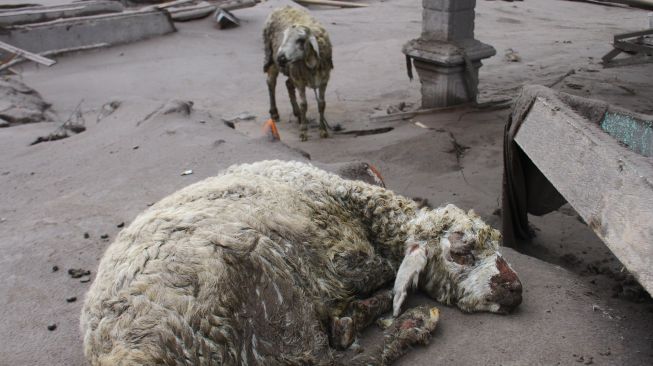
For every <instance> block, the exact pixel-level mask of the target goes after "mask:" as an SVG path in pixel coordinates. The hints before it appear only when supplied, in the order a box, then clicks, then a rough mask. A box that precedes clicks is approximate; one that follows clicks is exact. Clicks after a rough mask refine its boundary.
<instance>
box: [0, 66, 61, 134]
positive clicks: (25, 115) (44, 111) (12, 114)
mask: <svg viewBox="0 0 653 366" xmlns="http://www.w3.org/2000/svg"><path fill="white" fill-rule="evenodd" d="M50 107H51V104H50V103H47V102H45V101H44V100H43V98H42V97H41V95H40V94H39V93H38V92H37V91H36V90H34V89H32V88H30V87H29V86H27V85H25V84H24V83H23V82H21V81H19V80H17V79H16V78H13V77H7V76H5V77H2V78H0V121H3V122H1V123H0V127H9V126H12V125H17V124H23V123H34V122H48V121H54V120H55V116H54V114H53V113H52V111H51V110H50Z"/></svg>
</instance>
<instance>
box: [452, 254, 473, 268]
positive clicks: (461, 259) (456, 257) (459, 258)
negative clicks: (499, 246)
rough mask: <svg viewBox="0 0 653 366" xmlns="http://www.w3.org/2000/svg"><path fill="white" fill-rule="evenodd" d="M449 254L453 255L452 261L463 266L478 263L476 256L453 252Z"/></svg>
mask: <svg viewBox="0 0 653 366" xmlns="http://www.w3.org/2000/svg"><path fill="white" fill-rule="evenodd" d="M449 254H451V259H452V260H453V261H454V262H456V263H458V264H460V265H461V266H466V265H470V264H473V263H474V262H475V261H476V258H474V254H472V253H459V252H455V251H451V252H450V253H449Z"/></svg>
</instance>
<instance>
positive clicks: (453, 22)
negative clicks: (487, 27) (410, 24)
mask: <svg viewBox="0 0 653 366" xmlns="http://www.w3.org/2000/svg"><path fill="white" fill-rule="evenodd" d="M475 6H476V0H422V7H423V11H422V34H421V36H420V38H417V39H414V40H412V41H409V42H408V43H406V44H405V45H404V48H403V52H404V53H405V54H406V56H407V57H410V58H412V59H413V61H414V65H415V68H416V69H417V73H418V75H419V77H420V82H421V83H422V107H423V108H434V107H446V106H451V105H456V104H462V103H466V102H473V101H476V94H475V90H477V87H478V69H479V68H480V67H481V65H482V64H481V61H480V60H481V59H484V58H487V57H491V56H494V55H495V54H496V50H495V49H494V48H493V47H492V46H490V45H486V44H484V43H481V42H479V41H478V40H476V39H474V17H475V12H474V7H475ZM464 56H466V57H467V58H468V59H469V64H470V65H471V66H472V68H473V70H471V72H469V71H467V70H466V66H465V65H466V62H465V57H464Z"/></svg>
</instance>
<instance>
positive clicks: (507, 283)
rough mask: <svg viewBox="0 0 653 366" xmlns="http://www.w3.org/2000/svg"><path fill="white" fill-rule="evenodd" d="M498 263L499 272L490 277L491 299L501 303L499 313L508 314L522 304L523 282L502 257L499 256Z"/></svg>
mask: <svg viewBox="0 0 653 366" xmlns="http://www.w3.org/2000/svg"><path fill="white" fill-rule="evenodd" d="M496 265H497V269H498V270H499V273H498V274H496V275H494V276H492V278H490V288H491V289H492V295H491V300H492V301H493V302H495V303H497V304H499V306H500V308H499V311H498V312H499V313H503V314H507V313H510V312H512V311H513V310H515V308H517V306H519V304H521V302H522V284H521V281H519V278H518V277H517V274H516V273H515V271H513V270H512V269H511V268H510V266H509V265H508V263H507V262H506V261H505V260H504V259H503V258H502V257H497V260H496Z"/></svg>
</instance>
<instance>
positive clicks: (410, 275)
mask: <svg viewBox="0 0 653 366" xmlns="http://www.w3.org/2000/svg"><path fill="white" fill-rule="evenodd" d="M426 256H427V249H426V243H416V242H409V243H407V246H406V255H405V256H404V260H403V261H402V262H401V265H400V266H399V270H398V271H397V278H396V279H395V286H394V291H393V292H394V299H393V300H392V315H393V316H395V317H396V316H399V313H400V312H401V305H402V304H403V303H404V300H406V296H408V290H409V289H410V288H411V287H417V281H418V280H419V274H420V272H422V271H423V270H424V268H425V267H426V261H427V260H426Z"/></svg>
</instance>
